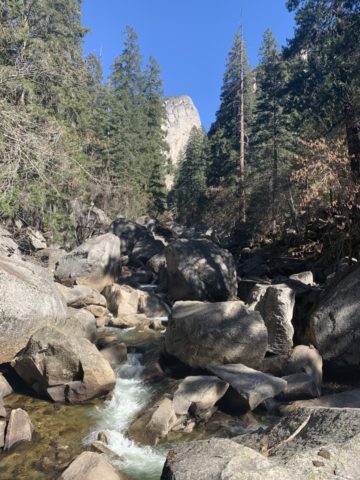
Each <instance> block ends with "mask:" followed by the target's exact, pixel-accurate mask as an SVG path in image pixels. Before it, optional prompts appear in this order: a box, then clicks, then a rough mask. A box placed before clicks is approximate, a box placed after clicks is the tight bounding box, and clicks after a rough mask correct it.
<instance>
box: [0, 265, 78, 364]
mask: <svg viewBox="0 0 360 480" xmlns="http://www.w3.org/2000/svg"><path fill="white" fill-rule="evenodd" d="M0 285H1V295H0V311H1V316H0V363H6V362H10V361H11V360H12V359H13V358H14V356H15V355H16V354H17V352H18V351H19V350H21V349H22V348H24V347H25V345H26V344H27V342H28V340H29V338H30V337H31V335H32V334H33V333H34V332H35V331H36V330H38V329H39V328H41V327H43V326H45V325H53V326H54V327H57V328H60V329H62V328H63V329H65V330H66V329H67V328H68V326H69V325H68V322H67V310H66V303H65V300H64V298H63V297H62V295H61V294H60V293H59V291H58V290H57V288H56V286H55V284H54V282H53V279H52V277H51V276H50V274H49V273H48V272H47V271H46V270H45V269H43V268H42V267H40V266H37V265H34V264H32V263H30V262H25V261H23V260H21V259H20V258H15V257H11V258H7V257H2V256H0Z"/></svg>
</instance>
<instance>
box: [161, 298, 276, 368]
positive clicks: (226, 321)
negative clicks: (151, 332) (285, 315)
mask: <svg viewBox="0 0 360 480" xmlns="http://www.w3.org/2000/svg"><path fill="white" fill-rule="evenodd" d="M165 349H166V352H167V353H168V354H170V355H172V356H174V357H176V358H178V359H179V360H180V361H182V362H183V363H185V364H187V365H189V366H191V367H195V368H197V367H200V368H206V367H207V366H208V365H221V364H226V363H244V364H245V365H247V366H249V367H254V368H257V367H258V366H259V365H260V364H261V362H262V360H263V358H264V356H265V352H266V349H267V330H266V327H265V324H264V321H263V319H262V318H261V315H260V313H259V312H255V311H250V310H248V309H247V308H245V307H244V305H243V303H242V302H237V301H235V302H219V303H202V302H176V303H175V305H174V307H173V310H172V312H171V315H170V319H169V324H168V328H167V330H166V333H165Z"/></svg>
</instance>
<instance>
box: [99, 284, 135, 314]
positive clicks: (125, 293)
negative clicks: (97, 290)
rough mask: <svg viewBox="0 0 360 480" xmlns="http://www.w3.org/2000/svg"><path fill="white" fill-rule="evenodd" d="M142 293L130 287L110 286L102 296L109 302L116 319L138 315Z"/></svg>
mask: <svg viewBox="0 0 360 480" xmlns="http://www.w3.org/2000/svg"><path fill="white" fill-rule="evenodd" d="M141 293H142V292H141V291H140V290H136V289H135V288H132V287H130V286H129V285H117V284H114V285H109V286H107V287H105V288H104V290H103V292H102V294H103V295H104V297H105V298H106V300H107V307H108V309H109V311H110V312H111V313H112V314H113V315H114V317H119V316H122V315H134V314H137V313H138V310H139V302H140V297H141Z"/></svg>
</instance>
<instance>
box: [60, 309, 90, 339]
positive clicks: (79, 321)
mask: <svg viewBox="0 0 360 480" xmlns="http://www.w3.org/2000/svg"><path fill="white" fill-rule="evenodd" d="M67 319H68V323H69V325H71V329H70V328H69V330H68V332H71V334H72V335H75V336H77V337H85V338H87V339H88V340H90V342H93V341H94V340H95V339H96V319H95V317H94V315H92V314H91V313H90V312H88V311H87V310H85V309H84V308H72V307H68V309H67Z"/></svg>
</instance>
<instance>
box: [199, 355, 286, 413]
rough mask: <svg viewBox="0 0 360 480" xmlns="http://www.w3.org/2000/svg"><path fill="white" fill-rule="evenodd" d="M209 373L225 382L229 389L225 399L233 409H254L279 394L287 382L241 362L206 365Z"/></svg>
mask: <svg viewBox="0 0 360 480" xmlns="http://www.w3.org/2000/svg"><path fill="white" fill-rule="evenodd" d="M208 368H209V370H210V371H211V373H213V374H215V375H216V376H217V377H219V378H221V379H222V380H224V381H225V382H227V383H228V384H229V385H230V386H231V389H230V390H229V391H228V393H229V398H228V399H226V398H225V401H226V402H227V404H228V407H229V408H230V409H231V410H234V411H242V412H244V411H245V412H246V411H248V410H254V409H255V408H256V407H257V406H258V405H260V404H261V403H263V402H264V401H265V400H267V399H269V398H273V397H275V396H276V395H279V394H280V393H281V392H283V391H284V390H285V388H286V385H287V382H286V381H285V380H283V379H281V378H277V377H273V376H272V375H268V374H267V373H263V372H258V371H257V370H254V369H252V368H249V367H246V366H245V365H241V364H234V365H216V366H215V365H213V366H210V367H208Z"/></svg>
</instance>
